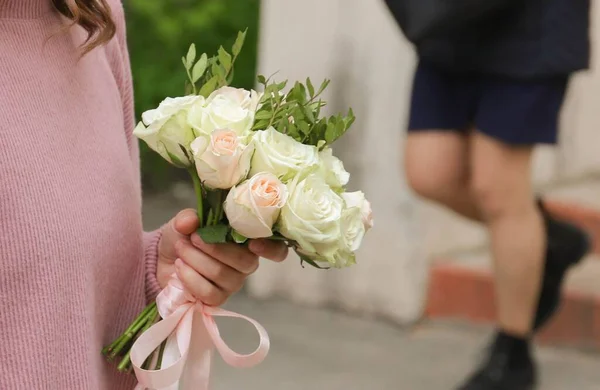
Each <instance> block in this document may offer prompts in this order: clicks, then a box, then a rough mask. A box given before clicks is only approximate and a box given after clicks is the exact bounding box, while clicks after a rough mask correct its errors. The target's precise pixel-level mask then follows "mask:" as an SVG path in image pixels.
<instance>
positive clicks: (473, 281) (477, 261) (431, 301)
mask: <svg viewBox="0 0 600 390" xmlns="http://www.w3.org/2000/svg"><path fill="white" fill-rule="evenodd" d="M547 207H548V209H549V210H550V212H551V213H552V214H553V215H554V216H555V217H559V218H562V219H565V220H569V221H571V222H572V223H574V224H577V225H578V226H580V227H582V228H584V229H585V230H586V231H588V233H589V234H590V236H591V237H593V240H594V253H593V254H592V255H590V256H588V258H586V259H584V260H583V261H582V263H581V264H579V265H577V266H576V267H574V268H573V269H572V270H571V271H570V272H569V275H568V277H567V281H566V284H565V288H564V293H563V304H562V307H561V309H560V310H559V312H558V313H557V315H556V316H555V318H554V319H553V320H552V321H551V322H550V323H549V324H548V325H547V326H546V327H545V328H544V329H543V330H542V331H541V332H540V334H539V341H540V342H542V343H546V344H554V345H567V346H576V347H587V348H589V347H592V348H594V349H600V212H599V211H597V210H595V209H592V208H587V207H582V206H576V205H574V204H570V203H563V202H555V201H548V202H547ZM426 316H427V317H428V318H431V319H435V318H453V319H462V320H467V321H469V322H476V323H493V322H494V321H495V303H494V288H493V275H492V272H491V260H490V256H489V253H487V252H479V253H477V252H476V253H471V254H460V255H455V256H453V257H452V258H441V259H436V260H435V261H434V263H433V265H432V268H431V275H430V284H429V295H428V302H427V308H426Z"/></svg>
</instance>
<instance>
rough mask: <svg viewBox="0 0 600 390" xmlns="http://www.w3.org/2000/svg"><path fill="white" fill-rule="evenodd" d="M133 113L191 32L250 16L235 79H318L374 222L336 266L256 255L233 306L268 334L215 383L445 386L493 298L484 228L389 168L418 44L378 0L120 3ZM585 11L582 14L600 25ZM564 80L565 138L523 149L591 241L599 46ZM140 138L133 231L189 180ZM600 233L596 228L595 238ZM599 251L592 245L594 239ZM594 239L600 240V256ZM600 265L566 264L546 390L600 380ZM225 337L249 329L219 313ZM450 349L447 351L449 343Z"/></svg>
mask: <svg viewBox="0 0 600 390" xmlns="http://www.w3.org/2000/svg"><path fill="white" fill-rule="evenodd" d="M124 4H125V8H126V11H127V18H128V40H129V46H130V52H131V61H132V67H133V75H134V83H135V95H136V111H137V114H138V117H139V115H140V114H141V112H143V111H145V110H147V109H150V108H153V107H155V106H157V104H158V103H159V102H160V101H161V100H162V99H163V98H164V97H166V96H175V95H179V94H181V93H182V91H183V83H184V73H183V71H182V70H183V68H182V65H181V60H180V58H181V56H182V55H183V54H184V53H185V52H186V50H187V47H188V46H189V44H190V43H192V42H194V43H195V44H196V46H197V48H198V50H199V51H205V52H208V53H213V52H215V51H216V49H217V48H218V46H219V45H221V44H223V45H224V46H226V47H227V46H230V44H231V43H232V42H233V39H234V37H235V35H236V33H237V31H238V30H243V29H246V28H248V35H247V39H246V44H245V48H244V50H243V52H242V55H241V57H240V58H239V62H238V63H237V65H236V74H235V79H234V83H233V84H234V85H235V86H238V87H244V88H252V87H253V86H254V80H255V75H256V73H257V72H259V73H262V74H266V75H271V74H273V73H275V72H278V73H277V78H278V79H287V78H289V79H301V80H304V79H305V78H306V77H307V76H310V77H311V79H313V80H315V81H316V82H318V81H320V80H321V79H323V78H330V79H332V83H331V86H330V89H329V91H328V94H327V96H326V99H327V100H328V101H329V102H330V107H329V109H330V110H331V111H333V112H335V111H345V110H346V108H347V107H348V106H352V107H353V109H354V110H355V112H356V115H357V122H356V123H355V125H354V127H353V129H352V131H350V132H349V133H348V134H347V135H346V136H345V138H344V139H342V140H340V141H339V142H338V143H337V144H336V145H335V149H336V154H337V155H338V156H340V157H341V158H342V159H343V161H344V163H345V166H346V169H347V170H348V171H349V172H350V173H351V175H352V179H351V183H350V187H352V188H353V189H361V190H363V191H364V192H365V193H366V195H367V197H368V198H369V199H370V200H371V202H372V203H373V208H374V212H375V219H376V227H375V229H374V230H373V231H372V232H371V233H370V235H369V236H368V237H367V239H366V241H365V243H364V245H363V248H362V249H361V252H360V254H359V258H358V261H359V264H358V265H357V266H356V267H354V268H353V269H349V270H342V271H330V272H326V271H318V270H314V269H303V268H301V267H300V264H299V262H298V260H297V259H296V258H294V257H293V256H290V258H289V259H288V261H287V262H286V263H285V264H270V263H268V262H264V263H263V264H261V269H260V270H259V272H258V273H257V274H256V275H255V276H254V277H253V279H252V280H251V281H250V282H249V284H248V286H247V288H246V290H245V291H244V292H243V293H241V294H239V295H238V296H237V297H236V298H235V299H233V300H232V302H231V303H230V304H229V305H230V307H231V308H233V309H234V310H237V311H239V312H241V313H243V314H246V315H249V316H251V317H253V318H255V319H257V320H258V321H260V322H261V323H262V324H263V325H264V326H265V327H266V328H267V330H268V331H269V333H270V335H271V338H272V350H271V355H270V357H269V358H268V359H267V360H266V361H265V362H264V363H263V364H262V365H261V366H259V367H257V368H253V369H251V370H242V371H240V370H236V369H232V368H229V367H226V366H225V365H224V364H222V363H220V362H219V363H218V364H217V370H216V373H215V378H214V380H213V381H214V385H215V388H216V389H223V390H225V389H232V388H236V389H248V390H252V389H261V390H265V389H278V390H280V389H285V390H295V389H305V388H307V387H308V386H311V387H312V388H316V389H319V390H320V389H324V390H329V389H331V390H336V389H344V390H362V389H377V390H379V389H382V390H384V389H402V390H404V389H407V390H413V389H424V390H430V389H431V390H433V389H440V390H443V389H450V388H452V387H453V385H454V384H455V383H456V382H457V381H459V380H460V379H461V378H463V377H464V375H465V373H466V372H468V371H469V369H470V368H472V366H473V364H474V363H475V362H477V361H478V359H480V357H481V355H480V354H479V353H480V348H481V347H482V346H483V345H484V344H485V342H486V340H487V338H488V337H489V333H490V332H491V331H492V329H491V327H490V325H489V324H492V323H493V320H494V301H493V291H492V278H491V266H490V256H489V252H488V248H487V244H488V243H487V237H486V234H485V232H484V231H483V229H482V228H481V227H480V226H478V225H475V224H473V223H471V222H468V221H465V220H463V219H460V218H459V217H457V216H455V215H453V214H450V213H448V212H446V211H444V210H442V209H441V208H439V207H437V206H433V205H431V204H428V203H426V202H423V201H420V200H418V199H417V198H416V197H415V196H413V194H412V193H411V192H410V191H409V189H408V187H407V185H406V183H405V180H404V178H403V177H402V174H401V172H402V169H401V168H402V167H401V165H400V162H401V161H402V156H401V151H402V145H403V138H404V127H405V123H406V114H407V108H408V99H409V95H410V86H411V78H412V72H413V70H414V67H415V55H414V53H413V49H412V47H411V45H410V44H409V43H408V42H407V41H406V40H405V39H404V38H403V37H402V35H401V33H400V31H399V30H398V28H397V27H396V25H395V23H394V22H393V20H392V17H391V16H390V15H389V13H388V11H387V9H386V7H385V5H384V3H383V1H380V0H302V1H298V0H263V1H260V0H171V1H168V2H166V1H148V0H125V1H124ZM599 11H600V10H599V9H598V7H595V8H594V10H593V13H592V19H593V21H594V22H595V21H597V20H600V12H599ZM592 38H593V44H594V49H595V50H594V53H595V54H594V58H593V68H594V70H592V71H590V72H586V73H582V74H579V75H577V76H576V77H575V78H574V79H573V80H572V83H571V87H570V90H569V94H568V98H567V102H566V104H565V107H564V109H563V114H562V119H561V123H562V129H561V144H560V146H559V147H557V148H544V147H540V148H539V149H538V150H537V151H536V161H535V169H534V172H533V175H534V178H535V182H536V185H537V187H538V189H539V190H540V191H541V192H543V193H544V194H545V195H546V196H548V199H550V203H549V207H550V209H551V211H552V212H553V213H555V214H556V215H559V216H561V217H563V218H566V219H568V220H570V221H573V222H575V223H577V224H579V225H580V226H582V227H584V228H585V229H586V230H588V231H589V232H590V233H591V234H592V235H593V236H594V237H595V239H599V238H600V212H598V211H596V210H600V153H598V149H599V145H600V132H599V129H600V115H598V113H597V105H598V101H600V74H599V73H598V70H597V69H596V68H597V67H595V66H594V65H595V64H596V63H597V60H596V58H597V54H596V53H600V50H598V49H599V47H598V42H599V40H598V38H600V36H599V35H598V34H597V33H596V30H593V33H592ZM141 148H142V170H143V184H144V194H145V205H144V207H145V210H144V218H145V225H146V228H147V229H154V228H157V227H159V226H160V225H161V224H162V223H164V222H165V221H167V220H168V219H170V218H171V217H172V216H173V215H174V214H175V213H176V212H177V211H178V210H180V209H181V208H186V207H191V206H192V205H193V204H194V202H193V192H192V190H191V189H190V188H189V187H188V185H187V177H186V176H185V175H182V173H181V172H180V171H179V170H176V169H173V168H171V167H169V166H168V165H167V164H166V163H165V162H164V160H162V159H161V158H160V157H158V156H157V155H155V154H154V153H153V152H151V151H149V150H148V149H147V148H146V147H145V145H143V144H141ZM598 241H599V240H596V242H598ZM596 248H598V246H596ZM596 252H598V251H596ZM599 281H600V261H599V260H597V259H596V255H592V256H590V258H589V259H586V260H585V261H584V262H583V263H582V264H581V265H580V266H578V267H577V269H575V270H574V271H573V272H572V273H571V274H570V275H569V280H568V282H567V293H566V299H565V301H566V304H565V305H564V307H563V309H562V310H561V312H560V313H559V315H558V316H557V318H556V319H555V320H553V321H552V323H551V324H550V325H549V326H548V327H547V329H545V331H544V332H543V333H542V334H541V335H540V337H539V341H540V347H539V348H538V351H537V354H538V356H539V357H540V358H541V361H542V387H541V389H542V390H546V389H547V390H563V389H582V390H587V389H599V388H600V371H599V370H598V367H600V282H599ZM222 326H223V333H224V337H225V339H226V340H227V341H228V342H230V343H231V345H232V346H233V347H234V348H237V349H240V350H241V351H242V352H249V351H250V350H251V349H253V346H254V343H255V342H256V340H255V336H254V335H253V333H252V332H253V331H252V329H250V328H248V327H246V326H245V325H244V324H241V323H237V322H231V323H229V322H224V323H223V324H222ZM457 351H458V352H460V353H457Z"/></svg>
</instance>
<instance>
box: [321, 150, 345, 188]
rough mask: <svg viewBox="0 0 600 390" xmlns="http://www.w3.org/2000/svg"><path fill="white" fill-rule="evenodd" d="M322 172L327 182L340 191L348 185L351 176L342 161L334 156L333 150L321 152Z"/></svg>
mask: <svg viewBox="0 0 600 390" xmlns="http://www.w3.org/2000/svg"><path fill="white" fill-rule="evenodd" d="M319 158H320V162H321V163H320V166H319V168H320V170H321V174H322V175H323V176H324V177H325V181H326V182H327V184H329V185H330V186H331V187H332V188H334V189H338V188H342V187H344V186H345V185H346V184H348V181H349V180H350V174H349V173H348V172H346V170H345V169H344V163H342V160H340V159H339V158H337V157H335V156H334V155H333V150H331V148H325V149H323V150H322V151H321V152H319Z"/></svg>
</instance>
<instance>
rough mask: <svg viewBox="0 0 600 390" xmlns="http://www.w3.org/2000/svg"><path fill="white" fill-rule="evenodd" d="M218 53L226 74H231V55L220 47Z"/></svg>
mask: <svg viewBox="0 0 600 390" xmlns="http://www.w3.org/2000/svg"><path fill="white" fill-rule="evenodd" d="M217 53H218V55H219V62H221V65H223V68H225V73H227V72H229V70H230V69H231V54H229V53H227V51H226V50H225V49H223V46H220V47H219V50H218V52H217Z"/></svg>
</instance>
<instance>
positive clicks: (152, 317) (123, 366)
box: [117, 307, 158, 372]
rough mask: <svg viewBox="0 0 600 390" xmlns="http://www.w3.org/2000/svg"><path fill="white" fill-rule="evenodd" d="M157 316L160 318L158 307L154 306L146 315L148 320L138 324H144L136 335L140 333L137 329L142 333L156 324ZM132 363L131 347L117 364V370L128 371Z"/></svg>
mask: <svg viewBox="0 0 600 390" xmlns="http://www.w3.org/2000/svg"><path fill="white" fill-rule="evenodd" d="M157 318H158V309H157V308H156V307H153V308H152V309H151V310H150V313H148V315H147V316H146V321H145V322H144V323H141V324H138V326H139V325H142V326H140V328H139V329H137V330H136V332H135V333H134V335H135V334H137V333H138V332H137V331H140V334H142V333H144V332H145V331H147V330H148V329H149V328H150V327H151V326H152V325H154V323H155V322H156V320H157ZM134 329H135V328H134ZM130 364H131V349H130V350H129V351H127V353H126V354H125V357H124V358H123V359H122V360H121V362H120V363H119V365H118V366H117V370H119V371H121V372H123V371H127V370H129V366H130Z"/></svg>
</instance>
